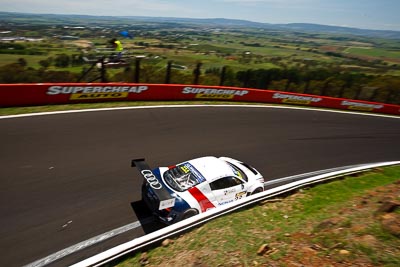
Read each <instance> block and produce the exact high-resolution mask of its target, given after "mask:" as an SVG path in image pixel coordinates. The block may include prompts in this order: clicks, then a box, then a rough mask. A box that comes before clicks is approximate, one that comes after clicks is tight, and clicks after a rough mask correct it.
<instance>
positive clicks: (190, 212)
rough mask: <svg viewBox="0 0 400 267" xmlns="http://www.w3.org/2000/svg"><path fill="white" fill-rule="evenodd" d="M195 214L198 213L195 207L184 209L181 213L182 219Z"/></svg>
mask: <svg viewBox="0 0 400 267" xmlns="http://www.w3.org/2000/svg"><path fill="white" fill-rule="evenodd" d="M197 214H199V212H198V211H197V210H196V209H189V210H187V211H185V213H183V215H182V220H184V219H187V218H190V217H193V216H195V215H197Z"/></svg>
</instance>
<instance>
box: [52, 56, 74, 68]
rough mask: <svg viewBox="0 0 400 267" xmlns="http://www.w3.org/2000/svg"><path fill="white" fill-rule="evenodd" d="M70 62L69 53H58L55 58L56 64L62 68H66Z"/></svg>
mask: <svg viewBox="0 0 400 267" xmlns="http://www.w3.org/2000/svg"><path fill="white" fill-rule="evenodd" d="M69 64H70V57H69V56H68V55H67V54H60V55H57V56H56V58H55V59H54V65H55V66H56V67H60V68H66V67H68V66H69Z"/></svg>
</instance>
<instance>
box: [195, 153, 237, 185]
mask: <svg viewBox="0 0 400 267" xmlns="http://www.w3.org/2000/svg"><path fill="white" fill-rule="evenodd" d="M187 162H189V163H190V164H192V165H193V166H194V167H195V168H196V169H197V170H198V171H199V172H200V173H201V174H202V175H203V176H204V178H205V179H206V180H207V181H208V182H213V181H215V180H217V179H219V178H221V177H226V176H236V175H235V173H234V172H233V169H232V167H231V166H230V165H229V164H228V163H227V162H226V161H224V160H222V159H219V158H216V157H212V156H207V157H201V158H196V159H192V160H189V161H187Z"/></svg>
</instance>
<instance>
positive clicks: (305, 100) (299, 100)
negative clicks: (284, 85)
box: [272, 93, 322, 105]
mask: <svg viewBox="0 0 400 267" xmlns="http://www.w3.org/2000/svg"><path fill="white" fill-rule="evenodd" d="M272 98H275V99H282V103H286V104H302V105H308V104H311V103H312V102H313V103H316V102H319V101H321V100H322V98H320V97H312V96H300V95H289V94H282V93H275V94H274V95H273V96H272Z"/></svg>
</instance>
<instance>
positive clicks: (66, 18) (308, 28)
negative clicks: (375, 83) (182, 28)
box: [0, 12, 400, 39]
mask: <svg viewBox="0 0 400 267" xmlns="http://www.w3.org/2000/svg"><path fill="white" fill-rule="evenodd" d="M0 17H1V18H0V23H1V22H2V21H3V22H15V23H17V22H18V21H19V19H21V18H23V19H24V20H25V21H26V20H30V21H32V22H38V23H41V24H45V23H46V21H45V20H46V19H50V20H51V23H55V22H58V23H71V24H75V25H76V24H79V23H82V22H84V21H87V22H88V23H94V22H98V23H102V22H103V23H104V22H107V21H112V22H113V23H115V24H116V23H118V22H119V21H120V22H121V23H127V22H129V21H132V22H133V21H135V22H152V23H177V24H179V23H185V24H187V25H188V24H192V25H199V26H201V25H204V26H213V27H249V28H263V29H271V30H281V31H292V32H293V31H294V32H308V33H310V32H314V33H329V34H338V35H357V36H365V37H375V38H389V39H400V31H389V30H369V29H358V28H351V27H340V26H328V25H320V24H311V23H289V24H270V23H260V22H253V21H248V20H239V19H225V18H213V19H196V18H173V17H142V16H90V15H55V14H27V13H13V12H0Z"/></svg>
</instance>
